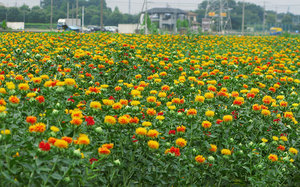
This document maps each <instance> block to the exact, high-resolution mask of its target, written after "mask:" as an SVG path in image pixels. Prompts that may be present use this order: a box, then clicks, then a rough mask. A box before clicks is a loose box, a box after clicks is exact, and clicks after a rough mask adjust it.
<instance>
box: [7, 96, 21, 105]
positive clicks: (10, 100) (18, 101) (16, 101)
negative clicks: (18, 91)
mask: <svg viewBox="0 0 300 187" xmlns="http://www.w3.org/2000/svg"><path fill="white" fill-rule="evenodd" d="M8 100H9V102H11V103H13V104H19V103H20V99H19V98H18V97H17V96H14V95H12V96H10V97H9V99H8Z"/></svg>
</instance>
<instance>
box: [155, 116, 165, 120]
mask: <svg viewBox="0 0 300 187" xmlns="http://www.w3.org/2000/svg"><path fill="white" fill-rule="evenodd" d="M156 119H158V120H164V119H165V117H164V116H156Z"/></svg>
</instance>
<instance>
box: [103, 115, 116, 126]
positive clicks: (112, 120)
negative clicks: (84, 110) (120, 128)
mask: <svg viewBox="0 0 300 187" xmlns="http://www.w3.org/2000/svg"><path fill="white" fill-rule="evenodd" d="M116 122H117V120H116V118H114V117H113V116H105V118H104V123H106V124H110V125H114V124H116Z"/></svg>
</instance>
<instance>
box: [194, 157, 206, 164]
mask: <svg viewBox="0 0 300 187" xmlns="http://www.w3.org/2000/svg"><path fill="white" fill-rule="evenodd" d="M195 160H196V162H198V163H203V162H205V158H204V157H203V156H202V155H197V156H196V157H195Z"/></svg>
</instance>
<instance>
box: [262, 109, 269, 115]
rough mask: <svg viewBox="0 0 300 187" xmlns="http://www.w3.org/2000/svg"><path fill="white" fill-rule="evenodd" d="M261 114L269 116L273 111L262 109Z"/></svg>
mask: <svg viewBox="0 0 300 187" xmlns="http://www.w3.org/2000/svg"><path fill="white" fill-rule="evenodd" d="M261 114H262V115H264V116H269V115H271V112H270V110H267V109H262V111H261Z"/></svg>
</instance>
